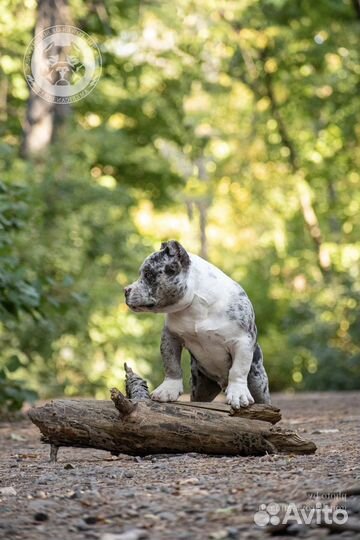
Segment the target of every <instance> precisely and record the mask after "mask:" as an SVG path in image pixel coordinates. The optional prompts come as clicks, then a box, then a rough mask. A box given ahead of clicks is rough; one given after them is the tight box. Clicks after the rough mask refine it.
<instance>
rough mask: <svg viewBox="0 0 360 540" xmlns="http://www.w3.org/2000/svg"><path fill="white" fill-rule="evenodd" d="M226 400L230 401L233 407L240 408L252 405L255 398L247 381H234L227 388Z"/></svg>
mask: <svg viewBox="0 0 360 540" xmlns="http://www.w3.org/2000/svg"><path fill="white" fill-rule="evenodd" d="M226 402H227V403H229V405H231V406H232V408H233V409H240V407H248V406H249V405H252V404H253V403H254V399H253V397H252V395H251V394H250V392H249V389H248V387H247V384H246V383H239V382H233V383H229V385H228V387H227V389H226Z"/></svg>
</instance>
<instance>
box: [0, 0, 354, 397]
mask: <svg viewBox="0 0 360 540" xmlns="http://www.w3.org/2000/svg"><path fill="white" fill-rule="evenodd" d="M101 6H102V7H101V9H100V8H99V6H98V5H96V6H95V4H94V3H92V2H90V3H89V2H83V1H82V0H72V2H71V10H72V16H73V20H74V24H75V25H77V26H80V27H81V28H82V29H83V30H85V31H87V32H88V33H89V34H90V35H91V36H92V37H93V38H94V39H96V41H97V42H98V43H99V46H100V49H101V52H102V57H103V73H102V77H101V79H100V81H99V83H98V85H97V87H96V88H95V89H94V91H93V92H92V93H90V94H89V95H88V96H87V98H86V99H83V100H81V101H79V102H77V103H76V104H74V105H73V108H72V112H71V115H70V117H69V119H68V120H67V123H66V124H65V125H64V126H63V127H62V129H61V130H60V131H59V132H58V134H57V139H56V142H55V143H53V144H52V145H51V146H50V147H49V148H48V150H47V152H44V153H43V154H42V155H40V156H37V157H36V158H35V159H24V158H22V157H20V153H19V148H20V144H21V138H22V127H21V126H22V125H24V120H25V114H26V106H27V100H28V89H27V86H26V83H25V80H24V78H23V75H22V57H23V53H24V51H25V48H26V45H27V43H28V42H29V41H30V39H31V36H32V31H33V27H34V24H35V19H36V11H35V3H34V2H26V3H25V4H24V3H22V2H18V1H16V2H5V5H4V9H3V10H2V13H1V14H0V36H1V37H0V49H1V53H2V54H1V57H0V97H1V99H0V118H1V120H2V122H1V124H0V133H1V136H2V143H1V145H0V159H1V162H0V174H1V178H2V179H3V182H2V184H1V185H0V242H1V245H0V262H1V265H0V321H1V332H0V338H1V355H0V370H1V371H0V407H1V406H3V404H4V403H6V406H7V407H10V406H20V404H21V401H22V399H24V398H27V396H25V395H24V394H19V392H24V391H23V388H24V384H23V383H21V382H19V381H21V380H23V381H26V384H27V385H28V386H29V387H32V388H35V389H36V390H37V391H38V392H39V394H40V395H41V396H45V397H47V396H52V395H59V394H66V395H79V394H83V395H85V394H92V395H97V396H103V395H106V388H108V387H109V386H110V385H111V386H112V385H114V384H116V385H118V384H119V381H121V380H122V379H123V374H122V363H123V361H128V362H129V361H130V363H133V364H134V366H136V368H137V369H138V370H139V371H140V372H141V373H142V374H143V375H144V376H145V377H147V378H148V379H149V380H150V382H151V384H153V385H155V384H158V383H159V382H160V380H161V375H162V373H161V368H160V362H159V352H158V347H159V336H160V330H161V325H162V317H159V316H151V315H144V316H142V315H140V316H139V315H135V314H133V313H130V312H129V311H128V310H127V308H126V307H125V305H124V303H123V299H122V288H123V286H124V285H126V284H127V283H129V282H131V281H132V280H133V279H134V278H135V277H136V275H137V269H138V267H139V265H140V263H141V261H142V260H143V258H144V257H145V256H146V255H147V254H148V253H149V252H150V251H152V250H153V249H156V248H158V246H159V245H160V242H161V240H163V239H166V238H169V237H176V238H178V239H179V240H181V241H183V242H184V243H185V244H186V246H187V247H188V248H189V249H191V250H193V251H197V252H198V251H199V250H200V241H199V239H200V233H199V209H201V208H203V209H204V208H205V214H206V215H205V217H206V220H207V229H206V231H207V240H208V246H209V258H210V260H211V261H212V262H214V263H215V264H217V265H218V266H220V267H221V268H223V269H224V271H226V272H227V273H229V274H230V275H232V276H233V277H234V279H236V280H239V281H240V282H241V283H242V284H243V285H244V287H245V288H246V290H247V291H248V293H249V295H250V297H251V298H252V300H253V302H254V305H255V309H256V313H257V325H258V328H259V331H260V337H259V339H260V342H261V344H262V346H263V349H264V351H265V356H266V363H267V367H268V370H269V373H270V378H271V386H272V389H273V390H282V389H290V388H295V389H311V390H312V389H324V390H325V389H354V388H359V386H360V368H359V365H360V338H359V336H360V332H359V330H360V328H359V320H360V317H359V315H360V313H359V302H360V291H359V277H360V276H359V273H360V271H359V260H360V243H359V239H358V231H357V225H358V215H359V209H360V194H359V193H360V190H359V185H360V175H359V172H358V171H359V167H360V152H359V138H360V131H359V125H360V123H359V111H360V95H359V92H358V80H359V74H360V71H359V65H360V53H359V47H358V31H359V24H360V22H359V20H358V19H357V18H356V13H355V10H354V9H353V6H352V3H351V2H350V0H343V1H331V2H329V1H328V0H326V1H325V0H321V1H319V2H316V3H314V2H310V1H304V2H294V1H293V0H268V1H263V2H261V1H258V0H246V1H239V2H233V3H229V2H222V1H220V2H216V3H215V2H212V1H211V0H205V1H204V0H201V1H200V0H198V1H195V2H194V1H191V2H190V1H189V0H180V1H179V2H177V3H176V5H174V4H170V3H168V2H161V3H159V2H157V3H145V4H141V5H140V3H137V2H128V1H124V2H117V1H115V0H109V1H107V2H105V3H103V4H101ZM10 42H11V43H12V47H11V48H10V47H9V45H8V43H10ZM313 215H315V217H316V220H317V223H316V227H318V228H319V229H320V230H321V240H320V243H321V247H320V248H319V238H318V237H316V227H315V236H314V227H311V225H310V226H309V219H310V220H311V219H312V218H313ZM309 216H310V217H309ZM307 220H308V221H307ZM314 238H315V241H314ZM324 260H329V261H330V269H329V270H327V269H326V265H324V264H323V261H324ZM14 358H17V360H16V361H15V360H14ZM11 396H12V398H11Z"/></svg>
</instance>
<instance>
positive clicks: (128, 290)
mask: <svg viewBox="0 0 360 540" xmlns="http://www.w3.org/2000/svg"><path fill="white" fill-rule="evenodd" d="M130 292H131V287H124V293H125V298H127V297H128V296H129V294H130Z"/></svg>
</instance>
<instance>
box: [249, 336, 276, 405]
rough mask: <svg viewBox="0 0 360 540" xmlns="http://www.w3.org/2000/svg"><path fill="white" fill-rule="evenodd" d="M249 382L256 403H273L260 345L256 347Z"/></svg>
mask: <svg viewBox="0 0 360 540" xmlns="http://www.w3.org/2000/svg"><path fill="white" fill-rule="evenodd" d="M247 382H248V387H249V390H250V393H251V395H252V397H253V398H254V400H255V403H269V404H270V403H271V399H270V392H269V381H268V376H267V373H266V371H265V368H264V363H263V354H262V350H261V348H260V345H259V344H258V343H257V344H256V346H255V350H254V355H253V359H252V363H251V368H250V371H249V375H248V380H247Z"/></svg>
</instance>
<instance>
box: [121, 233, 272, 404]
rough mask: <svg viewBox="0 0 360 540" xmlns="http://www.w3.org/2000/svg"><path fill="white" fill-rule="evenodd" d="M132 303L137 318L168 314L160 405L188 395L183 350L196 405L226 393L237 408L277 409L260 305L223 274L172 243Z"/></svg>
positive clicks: (155, 259) (129, 296)
mask: <svg viewBox="0 0 360 540" xmlns="http://www.w3.org/2000/svg"><path fill="white" fill-rule="evenodd" d="M125 298H126V303H127V305H128V306H129V307H130V308H131V309H132V310H133V311H135V312H144V311H150V312H153V313H166V320H165V325H164V328H163V332H162V338H161V356H162V359H163V362H164V368H165V379H164V382H163V383H162V384H161V385H160V386H159V387H158V388H156V390H154V392H153V394H152V398H153V399H154V400H157V401H176V400H177V399H178V397H179V395H180V394H181V393H182V392H183V380H182V371H181V352H182V349H183V348H186V349H187V350H188V351H189V352H190V355H191V373H192V390H191V398H192V400H195V401H211V400H213V399H214V398H215V397H216V396H217V395H218V394H219V392H220V391H221V390H225V391H226V397H227V402H228V403H229V404H231V405H232V407H234V408H239V407H247V406H248V405H249V404H251V403H254V401H256V402H257V403H270V394H269V387H268V378H267V375H266V372H265V369H264V365H263V356H262V351H261V348H260V346H259V344H258V343H257V329H256V324H255V314H254V310H253V307H252V304H251V302H250V300H249V298H248V296H247V294H246V293H245V291H244V290H243V288H242V287H241V286H240V285H239V284H238V283H236V282H235V281H233V280H232V279H231V278H229V277H228V276H227V275H226V274H224V273H223V272H222V271H221V270H219V269H218V268H216V267H215V266H213V265H212V264H210V263H208V262H207V261H205V260H203V259H202V258H201V257H198V256H197V255H193V254H191V253H188V252H187V251H186V250H185V249H184V248H183V246H182V245H181V244H180V243H179V242H176V241H174V240H171V241H169V242H164V243H163V244H162V245H161V249H160V251H157V252H155V253H153V254H151V255H150V256H149V257H147V258H146V259H145V261H144V263H143V264H142V266H141V268H140V277H139V279H138V280H137V281H136V282H134V283H133V284H132V285H130V286H129V287H126V288H125Z"/></svg>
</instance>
